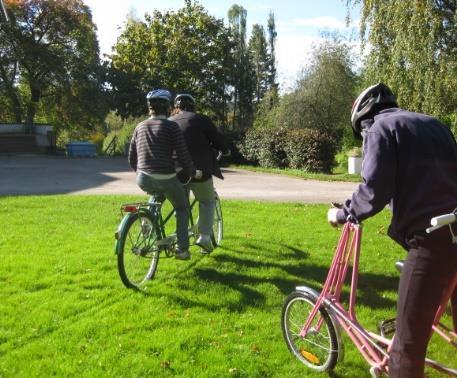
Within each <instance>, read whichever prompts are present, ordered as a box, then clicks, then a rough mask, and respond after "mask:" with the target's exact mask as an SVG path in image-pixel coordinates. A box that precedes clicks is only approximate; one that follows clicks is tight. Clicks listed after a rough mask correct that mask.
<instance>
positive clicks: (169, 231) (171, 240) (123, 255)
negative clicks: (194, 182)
mask: <svg viewBox="0 0 457 378" xmlns="http://www.w3.org/2000/svg"><path fill="white" fill-rule="evenodd" d="M188 192H189V191H188ZM190 196H191V195H190V193H189V194H188V198H189V204H190V210H191V211H190V216H189V237H190V238H191V240H192V238H193V240H194V242H195V238H196V237H197V236H198V206H196V204H197V200H196V199H195V198H193V199H191V198H190ZM214 196H215V200H216V207H215V213H214V223H213V230H212V235H211V239H212V242H213V245H214V247H217V246H219V245H220V243H221V241H222V237H223V218H222V207H221V202H220V199H219V196H218V194H217V192H216V191H214ZM121 214H122V220H121V222H120V224H119V227H118V229H117V231H116V232H115V239H116V242H115V253H116V255H117V268H118V271H119V276H120V278H121V280H122V283H123V284H124V285H125V286H126V287H127V288H131V289H143V288H144V287H145V286H146V285H147V283H148V282H149V281H151V280H152V279H153V278H154V276H155V275H156V272H157V267H158V264H159V260H161V259H170V258H173V257H174V254H175V250H176V232H175V227H174V223H175V219H174V218H175V217H174V215H175V211H174V209H173V207H172V206H171V204H170V203H169V201H167V200H165V197H164V196H157V195H153V196H151V198H150V200H149V201H148V202H136V203H124V204H122V205H121ZM173 260H174V259H173Z"/></svg>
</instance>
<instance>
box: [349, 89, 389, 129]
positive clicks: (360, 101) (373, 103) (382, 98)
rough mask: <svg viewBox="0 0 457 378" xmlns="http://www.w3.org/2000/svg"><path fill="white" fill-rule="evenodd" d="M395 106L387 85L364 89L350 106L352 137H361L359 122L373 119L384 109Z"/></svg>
mask: <svg viewBox="0 0 457 378" xmlns="http://www.w3.org/2000/svg"><path fill="white" fill-rule="evenodd" d="M397 106H398V105H397V99H396V98H395V96H394V94H393V93H392V91H391V90H390V88H389V87H388V86H387V85H385V84H383V83H378V84H375V85H372V86H371V87H368V88H367V89H365V90H364V91H363V92H362V93H361V94H360V95H359V97H357V99H356V100H355V101H354V105H352V111H351V124H352V130H353V132H354V135H355V136H356V137H358V138H361V137H362V135H361V131H362V129H361V124H360V121H362V120H363V119H367V118H370V117H373V116H374V115H375V114H376V113H377V112H379V111H380V110H382V109H384V108H393V107H397Z"/></svg>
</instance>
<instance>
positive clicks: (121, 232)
mask: <svg viewBox="0 0 457 378" xmlns="http://www.w3.org/2000/svg"><path fill="white" fill-rule="evenodd" d="M131 217H132V214H131V213H128V214H126V215H124V217H123V218H122V220H121V223H119V226H118V227H117V230H116V232H115V233H114V238H115V239H116V241H115V242H114V254H116V255H118V254H119V251H120V250H121V240H122V239H123V236H124V233H125V232H126V227H125V225H126V224H127V222H128V220H129V219H130V218H131Z"/></svg>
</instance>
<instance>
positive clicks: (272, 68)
mask: <svg viewBox="0 0 457 378" xmlns="http://www.w3.org/2000/svg"><path fill="white" fill-rule="evenodd" d="M267 28H268V48H269V52H270V55H269V66H268V71H269V75H268V84H269V88H268V89H269V90H270V91H272V92H274V93H276V95H277V92H278V83H276V54H275V44H276V37H277V36H278V33H277V32H276V26H275V15H274V13H273V12H270V13H269V14H268V26H267Z"/></svg>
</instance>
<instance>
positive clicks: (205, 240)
mask: <svg viewBox="0 0 457 378" xmlns="http://www.w3.org/2000/svg"><path fill="white" fill-rule="evenodd" d="M195 244H197V245H198V246H199V247H202V249H201V251H200V253H201V254H202V255H207V254H209V253H211V252H212V251H213V249H214V247H213V242H212V241H211V238H210V237H209V236H206V235H200V236H199V237H198V239H197V241H196V242H195Z"/></svg>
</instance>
